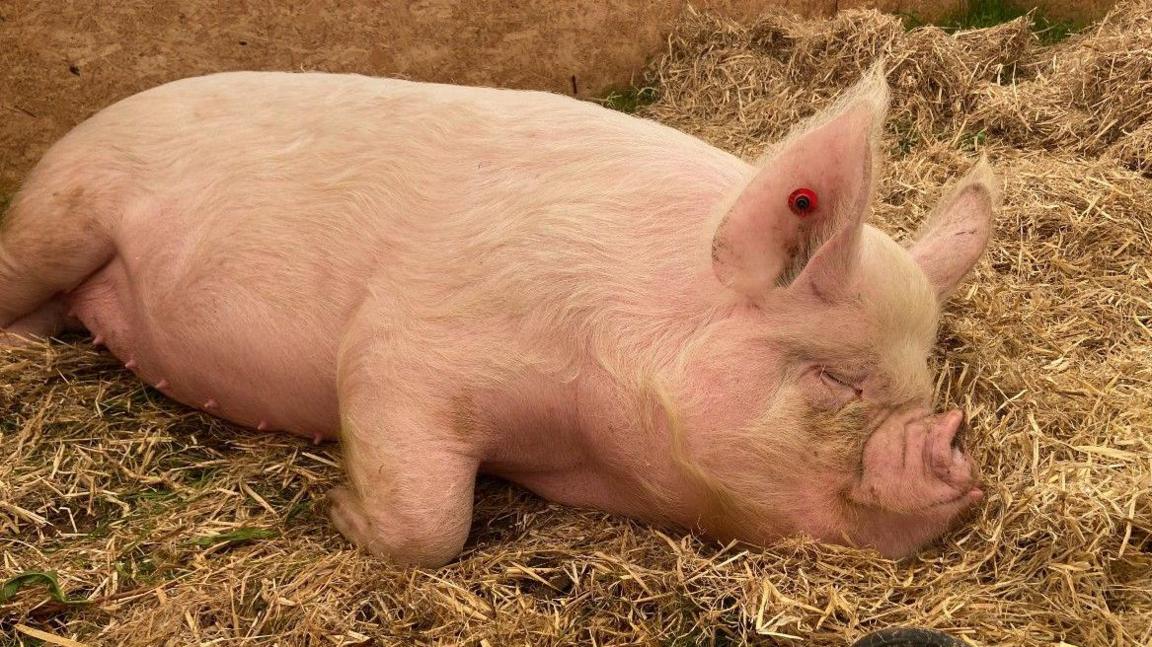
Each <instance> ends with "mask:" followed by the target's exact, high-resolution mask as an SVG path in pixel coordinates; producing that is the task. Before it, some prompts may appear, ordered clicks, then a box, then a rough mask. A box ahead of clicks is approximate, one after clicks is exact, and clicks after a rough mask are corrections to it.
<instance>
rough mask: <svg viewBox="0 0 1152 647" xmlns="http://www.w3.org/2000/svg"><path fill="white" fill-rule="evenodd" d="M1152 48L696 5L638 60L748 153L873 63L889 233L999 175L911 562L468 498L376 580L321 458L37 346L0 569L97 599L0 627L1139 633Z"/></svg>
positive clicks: (1148, 407)
mask: <svg viewBox="0 0 1152 647" xmlns="http://www.w3.org/2000/svg"><path fill="white" fill-rule="evenodd" d="M1149 43H1152V2H1144V3H1134V4H1125V5H1123V6H1121V7H1119V8H1117V9H1116V10H1115V11H1114V12H1113V13H1112V14H1111V15H1110V16H1109V17H1108V18H1106V19H1105V20H1104V21H1103V22H1102V23H1100V24H1099V25H1098V26H1096V27H1094V28H1093V29H1091V30H1090V31H1089V32H1087V33H1085V34H1083V35H1081V36H1077V37H1074V38H1073V39H1072V40H1070V41H1067V42H1064V43H1061V44H1059V45H1055V46H1052V47H1040V46H1039V45H1038V44H1037V43H1036V41H1035V39H1034V37H1033V36H1032V35H1031V34H1030V33H1029V31H1028V29H1027V25H1025V24H1024V23H1023V22H1015V23H1009V24H1006V25H1002V26H1000V27H997V28H994V29H990V30H984V31H978V32H969V33H965V34H960V35H958V36H955V37H954V36H950V35H948V34H945V33H943V32H941V31H940V30H938V29H935V28H931V27H929V28H924V29H919V30H916V31H913V32H910V33H907V32H905V31H904V30H903V29H902V28H901V25H900V24H899V23H898V22H897V20H896V19H895V18H892V17H887V16H882V15H880V14H876V13H866V12H846V13H843V14H841V15H839V16H838V17H837V18H835V19H833V20H831V21H826V22H816V21H813V22H802V21H797V20H795V19H792V18H787V17H767V18H765V19H763V20H761V21H759V22H757V23H755V24H753V25H749V26H739V25H735V24H729V23H726V22H722V21H718V20H715V19H712V18H709V17H707V16H702V15H692V16H690V17H689V18H688V20H687V21H686V22H685V23H684V24H683V25H682V26H681V27H680V28H679V29H678V31H677V32H676V33H675V34H674V35H673V36H672V37H671V38H670V40H669V45H668V51H667V53H666V55H664V56H663V57H662V58H661V59H660V60H658V61H657V62H656V63H655V64H654V66H653V68H652V71H651V74H652V79H653V81H654V82H657V83H658V85H659V87H660V89H661V92H662V99H661V100H660V101H659V102H658V103H656V104H653V105H652V106H649V108H648V109H647V112H648V114H649V116H652V117H654V118H656V119H659V120H662V121H664V122H666V123H669V124H672V125H674V126H677V127H679V128H682V129H685V130H687V131H689V132H693V133H697V134H699V135H701V136H703V137H705V138H707V139H709V140H711V141H714V142H716V143H717V144H718V145H721V146H724V147H726V148H728V149H731V150H734V151H739V152H741V153H743V154H746V155H753V154H756V153H758V152H759V151H760V150H761V149H762V147H763V146H764V144H765V142H767V141H769V140H771V139H772V138H773V137H775V136H778V135H780V134H781V133H783V132H784V131H785V129H786V128H787V127H788V126H789V125H790V124H791V123H793V122H794V120H795V119H796V118H798V117H801V116H803V115H805V114H808V113H810V112H811V111H812V110H814V109H815V108H817V107H818V106H820V105H823V104H825V103H826V102H827V101H828V99H829V98H830V97H831V96H833V95H834V93H835V92H836V91H837V90H839V89H841V88H843V87H846V86H847V85H849V84H850V83H851V82H852V81H854V80H855V79H856V78H857V77H858V75H859V74H860V73H861V72H862V71H863V70H865V69H867V68H868V67H869V66H870V65H871V64H872V62H873V61H874V60H875V59H877V58H878V57H880V56H884V57H885V58H886V61H887V65H888V67H889V69H890V73H889V78H890V79H891V81H892V84H893V86H894V102H893V106H894V109H893V113H892V119H891V121H890V123H889V125H888V130H887V135H886V136H887V138H888V142H887V143H888V149H889V151H890V158H891V162H890V164H889V166H888V167H887V170H886V173H885V175H884V179H883V184H882V186H881V188H880V191H879V195H878V203H877V219H878V220H880V221H881V222H883V223H884V224H885V225H887V226H889V227H892V228H893V229H894V230H897V231H909V230H911V229H912V228H914V226H915V224H916V223H917V222H919V220H920V219H921V218H922V217H923V216H924V215H925V213H926V212H927V210H928V209H929V208H930V207H931V205H932V201H933V200H934V199H935V197H936V196H937V195H938V193H939V187H940V186H941V183H942V182H943V181H945V180H946V179H947V178H949V177H953V176H955V175H956V174H957V173H959V172H960V171H961V170H962V169H963V168H965V166H966V165H967V164H968V163H969V162H970V161H971V159H972V158H973V155H974V153H976V152H977V151H979V152H984V153H987V154H988V155H989V156H990V157H991V158H992V159H993V161H994V163H995V164H996V165H997V166H998V167H999V168H1000V169H1001V170H1002V171H1003V173H1004V175H1005V179H1006V196H1007V201H1006V205H1005V208H1004V210H1003V213H1002V214H1001V215H1000V218H999V222H998V230H997V236H996V240H995V243H994V247H993V249H992V250H991V252H990V254H989V256H990V259H989V260H988V261H986V262H985V263H984V264H983V265H982V267H981V269H980V270H979V271H978V273H977V274H976V276H975V277H974V279H973V280H972V281H971V282H970V283H969V284H968V287H967V288H966V289H965V290H963V291H961V293H960V294H958V295H957V296H956V297H955V298H954V299H953V301H952V303H951V305H950V307H949V314H948V316H947V318H946V322H945V325H944V329H943V332H942V352H941V353H940V355H939V364H940V367H941V369H942V372H941V379H940V382H939V391H940V396H941V400H942V401H946V402H948V403H953V404H961V405H963V406H965V407H966V408H967V409H968V410H969V411H970V412H971V413H972V414H973V417H974V423H975V429H974V434H975V436H974V438H973V442H972V445H973V446H974V450H975V453H976V454H977V458H978V459H979V460H980V461H981V462H982V464H983V465H984V466H985V467H986V474H987V475H988V477H989V478H990V480H991V483H990V485H989V497H988V501H987V504H986V505H985V506H984V507H983V508H982V510H981V512H980V514H979V516H978V518H977V519H975V520H974V522H973V523H972V524H971V525H969V526H966V527H964V528H962V529H960V530H959V531H957V532H955V533H953V534H951V535H950V536H949V537H947V538H946V540H945V541H944V542H943V543H942V544H941V545H940V546H939V547H936V548H933V549H931V550H928V551H926V552H924V553H923V554H922V555H920V556H919V557H917V558H915V559H911V560H908V561H906V562H903V563H894V562H891V561H888V560H885V559H881V558H879V557H876V556H875V555H873V554H870V553H867V552H861V551H855V550H848V549H842V548H835V547H824V546H817V545H813V544H811V543H808V542H805V541H801V540H792V541H788V542H784V543H782V544H781V545H779V546H776V547H773V548H771V549H769V550H766V551H763V552H760V551H744V550H739V549H735V548H731V547H728V548H725V547H722V546H717V545H713V544H710V543H707V542H703V541H700V540H698V539H696V538H693V537H690V536H684V535H683V534H677V533H668V532H661V531H658V530H655V529H652V528H648V527H645V526H641V525H639V524H634V523H631V522H629V521H626V520H621V519H616V518H611V517H608V516H606V515H602V514H598V513H594V512H579V511H573V510H569V509H564V508H561V507H559V506H553V505H550V504H547V503H545V502H543V501H540V500H539V499H536V498H534V497H532V496H530V495H526V494H524V493H522V492H520V491H518V490H515V489H512V488H509V487H508V486H505V485H503V484H499V483H493V482H485V484H484V485H483V486H482V487H481V489H480V493H479V495H478V507H477V514H476V524H475V528H474V536H473V539H472V540H471V541H470V543H469V546H468V548H467V551H466V552H465V554H464V555H463V557H461V559H460V560H459V561H457V562H455V563H453V564H452V565H450V566H448V567H447V568H445V569H442V570H439V571H434V572H425V571H416V570H403V569H397V568H394V567H391V566H388V565H386V564H383V563H381V562H378V561H376V560H374V559H370V558H368V557H366V556H364V555H362V554H360V553H358V552H356V551H354V550H352V549H351V548H350V547H349V546H347V545H346V544H345V543H344V542H343V541H342V540H341V539H340V538H339V537H338V536H337V535H336V533H335V531H334V530H333V529H332V528H331V526H330V525H329V524H328V523H327V522H326V521H325V519H324V517H323V512H322V508H321V506H319V505H316V504H317V502H318V501H319V500H320V498H321V497H322V494H323V492H324V491H325V490H326V489H327V488H328V487H329V486H330V485H332V483H333V482H334V481H335V480H336V479H337V478H339V474H338V470H337V469H336V466H335V461H336V455H335V454H334V452H333V450H332V448H330V447H321V448H315V447H312V446H310V445H308V444H307V443H304V442H301V441H298V440H296V439H292V438H285V437H280V436H264V435H259V434H256V433H254V432H247V431H238V430H235V429H232V428H229V427H228V426H227V425H224V424H222V423H220V422H217V421H213V420H211V419H209V418H207V417H204V416H201V415H200V414H197V413H194V412H189V411H187V410H184V409H181V408H180V407H178V406H176V405H173V404H172V403H170V402H167V401H165V400H163V399H162V398H160V397H159V396H158V395H157V394H156V393H155V392H152V391H150V390H147V389H144V388H142V387H141V386H139V385H138V384H137V383H136V382H135V381H133V380H132V379H131V378H130V377H129V376H128V375H127V374H126V373H124V372H123V371H122V370H120V369H119V368H118V367H117V365H116V363H115V362H114V361H113V360H111V359H110V358H108V357H107V356H106V355H102V354H97V353H94V352H93V351H91V350H89V349H87V347H85V346H84V345H83V344H80V345H61V344H54V345H52V346H49V347H43V348H33V349H28V350H21V351H9V352H6V354H5V357H4V358H3V360H2V362H0V373H2V375H0V384H3V387H2V388H3V391H2V397H3V399H4V405H5V407H6V415H5V416H4V418H3V421H2V423H0V434H2V438H0V441H2V443H3V446H4V447H5V448H6V450H7V452H8V457H7V459H6V460H5V461H4V463H3V464H2V465H0V529H2V530H0V532H2V537H3V538H2V539H0V545H2V546H3V563H2V567H0V568H2V571H0V573H3V574H4V575H5V576H9V575H11V574H15V573H19V572H24V571H33V570H53V571H56V572H58V573H59V577H60V582H61V584H62V586H63V588H64V590H65V591H66V593H67V594H69V595H71V596H73V597H86V598H89V599H91V600H93V601H94V602H93V603H92V604H90V605H88V606H85V607H67V606H65V605H62V604H59V603H57V602H53V601H51V599H50V598H49V596H48V595H47V590H46V589H44V588H30V589H27V590H24V591H22V592H20V593H19V594H18V595H17V596H16V597H15V598H14V600H12V601H10V602H8V603H6V604H3V605H0V623H2V624H0V627H2V629H3V630H4V631H6V632H11V631H12V628H13V627H14V625H15V624H16V623H20V624H23V625H26V626H29V627H36V628H39V629H40V630H43V631H48V632H51V633H53V634H57V635H61V636H64V635H68V636H73V637H75V638H78V639H79V640H82V641H84V642H85V643H87V644H90V645H191V644H204V645H209V644H211V645H271V644H279V645H341V644H344V645H350V644H378V645H393V644H479V645H491V646H496V645H515V644H528V645H562V644H597V645H622V644H652V645H692V644H744V643H753V644H793V643H797V642H798V641H797V640H796V639H795V638H789V637H788V636H796V637H802V638H803V639H805V641H806V642H805V643H804V644H812V645H842V644H845V643H846V641H847V640H849V639H851V638H854V637H856V636H858V635H860V634H861V633H862V632H864V631H866V630H869V629H872V628H879V627H885V626H891V625H899V624H916V625H925V626H932V627H940V628H946V629H949V630H951V631H953V632H954V633H955V634H957V635H959V636H962V637H963V638H964V639H966V640H967V641H969V642H970V643H972V644H984V645H1047V644H1054V643H1058V642H1060V641H1063V642H1064V643H1068V644H1072V645H1080V646H1087V645H1120V644H1140V645H1146V644H1152V538H1150V537H1152V535H1150V533H1152V332H1150V329H1149V326H1150V325H1152V290H1150V287H1149V286H1150V285H1152V272H1150V270H1149V264H1148V256H1149V250H1150V249H1152V235H1150V233H1149V229H1150V227H1152V223H1150V221H1152V218H1150V217H1149V215H1148V209H1149V205H1152V182H1150V180H1149V174H1152V169H1150V160H1152V101H1149V98H1150V96H1152V95H1150V94H1149V92H1148V90H1149V84H1152V72H1150V70H1152V52H1150V50H1149V49H1148V47H1149V45H1148V44H1149ZM1142 173H1143V174H1144V175H1141V174H1142ZM250 529H259V530H262V531H264V532H258V533H255V534H253V533H252V531H251V530H250Z"/></svg>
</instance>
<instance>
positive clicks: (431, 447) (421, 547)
mask: <svg viewBox="0 0 1152 647" xmlns="http://www.w3.org/2000/svg"><path fill="white" fill-rule="evenodd" d="M393 368H394V367H393ZM389 373H390V370H389V367H387V366H382V365H380V363H379V360H373V359H372V358H361V359H357V360H354V361H353V362H352V366H351V368H350V372H349V373H346V374H344V371H343V370H342V375H341V378H340V400H341V402H340V408H341V442H342V443H343V451H344V463H345V468H346V470H347V473H348V484H347V486H345V487H338V488H335V489H334V490H333V491H332V492H331V493H330V494H329V502H330V505H331V507H330V509H329V514H330V516H331V517H332V521H333V523H334V524H335V525H336V528H337V529H339V530H340V532H341V533H342V534H343V535H344V536H345V537H347V538H348V539H349V540H350V541H352V542H353V543H355V544H356V545H358V546H360V547H362V548H364V549H366V550H368V551H370V552H371V553H373V554H375V555H377V556H379V557H382V558H385V559H389V560H392V561H395V562H400V563H406V564H417V565H421V566H440V565H443V564H445V563H447V562H449V561H451V560H452V559H453V558H455V557H456V556H457V555H459V553H460V551H461V549H463V547H464V542H465V540H466V539H467V538H468V531H469V529H470V527H471V522H472V497H473V489H474V487H475V482H476V471H477V468H478V466H479V460H478V458H477V457H476V456H475V455H474V454H475V452H473V451H471V450H470V448H469V447H468V446H467V441H466V439H463V438H461V437H460V434H459V433H458V432H454V431H453V429H452V425H451V423H450V421H451V415H450V412H449V411H446V410H441V408H440V406H439V405H438V403H443V402H444V399H443V397H442V392H437V390H436V389H434V388H432V387H431V385H427V386H425V385H424V383H422V382H421V381H420V380H419V379H417V378H416V377H415V376H414V375H412V374H407V375H405V376H404V379H403V383H401V380H399V379H396V380H393V379H390V378H389V377H388V376H389Z"/></svg>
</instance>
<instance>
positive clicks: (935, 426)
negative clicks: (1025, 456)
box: [849, 410, 983, 514]
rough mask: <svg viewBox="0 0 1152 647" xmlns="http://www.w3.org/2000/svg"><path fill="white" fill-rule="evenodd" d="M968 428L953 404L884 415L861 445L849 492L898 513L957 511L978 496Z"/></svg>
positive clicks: (853, 495) (976, 477)
mask: <svg viewBox="0 0 1152 647" xmlns="http://www.w3.org/2000/svg"><path fill="white" fill-rule="evenodd" d="M967 434H968V421H967V417H966V416H965V415H964V413H963V412H961V411H957V410H953V411H949V412H947V413H943V414H939V415H923V414H920V415H915V416H913V417H911V418H902V419H890V420H888V421H886V422H885V423H883V424H882V425H881V426H880V428H878V429H877V430H876V431H875V432H873V434H872V436H871V437H870V438H869V439H868V441H867V442H866V443H865V445H864V452H863V455H862V458H861V469H860V475H859V478H858V479H857V482H856V483H855V484H854V485H853V487H852V489H851V491H850V493H849V497H850V498H851V499H852V500H854V501H856V502H857V503H861V504H865V505H869V506H877V507H880V508H883V509H886V510H891V511H894V512H901V513H916V512H921V511H928V510H934V511H935V512H945V510H943V508H945V507H946V508H949V509H950V510H951V513H952V514H957V513H959V512H961V511H962V510H963V509H965V508H967V507H968V506H969V505H971V504H972V503H975V502H976V501H978V500H980V498H981V497H982V496H983V492H982V491H981V490H980V488H979V474H978V471H977V469H976V464H975V463H974V462H973V461H972V459H971V457H970V456H969V455H968V453H967V452H966V451H965V442H966V436H967Z"/></svg>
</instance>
